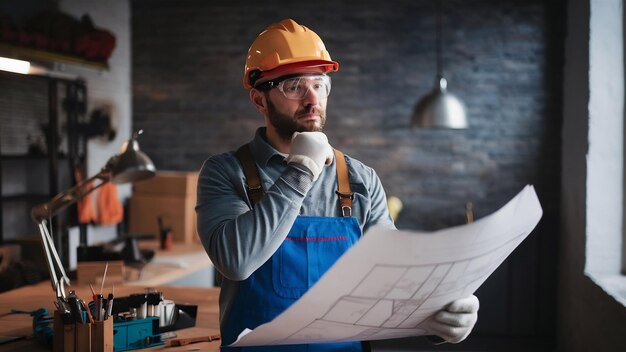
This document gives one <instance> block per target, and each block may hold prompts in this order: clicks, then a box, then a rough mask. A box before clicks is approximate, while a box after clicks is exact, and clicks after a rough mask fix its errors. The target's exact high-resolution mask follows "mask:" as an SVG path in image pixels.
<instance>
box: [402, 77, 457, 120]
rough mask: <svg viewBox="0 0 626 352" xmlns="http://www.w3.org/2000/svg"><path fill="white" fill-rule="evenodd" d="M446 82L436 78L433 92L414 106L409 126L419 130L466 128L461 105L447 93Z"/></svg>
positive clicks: (441, 78) (454, 97) (443, 79)
mask: <svg viewBox="0 0 626 352" xmlns="http://www.w3.org/2000/svg"><path fill="white" fill-rule="evenodd" d="M447 86H448V82H447V81H446V79H445V78H443V77H438V78H437V81H436V82H435V86H434V87H433V90H432V91H431V92H430V93H428V94H427V95H426V96H424V97H423V98H422V99H420V101H419V102H418V103H417V104H416V105H415V109H414V111H413V116H412V118H411V126H412V127H419V128H451V129H463V128H467V117H466V116H465V107H464V106H463V103H462V102H461V101H460V100H459V99H458V98H457V97H456V96H454V94H451V93H449V92H448V91H447Z"/></svg>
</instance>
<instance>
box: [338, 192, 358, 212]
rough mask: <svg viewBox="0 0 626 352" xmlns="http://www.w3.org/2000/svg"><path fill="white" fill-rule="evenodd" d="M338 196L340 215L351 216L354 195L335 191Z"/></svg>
mask: <svg viewBox="0 0 626 352" xmlns="http://www.w3.org/2000/svg"><path fill="white" fill-rule="evenodd" d="M335 193H337V195H338V196H339V206H340V208H341V215H342V216H343V217H350V216H352V200H353V199H354V193H353V192H350V193H342V192H339V191H335Z"/></svg>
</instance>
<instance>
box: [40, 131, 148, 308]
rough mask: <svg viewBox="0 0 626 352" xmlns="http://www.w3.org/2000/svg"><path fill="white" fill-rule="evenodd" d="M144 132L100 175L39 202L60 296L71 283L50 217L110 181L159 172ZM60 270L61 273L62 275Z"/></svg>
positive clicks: (50, 266) (52, 276)
mask: <svg viewBox="0 0 626 352" xmlns="http://www.w3.org/2000/svg"><path fill="white" fill-rule="evenodd" d="M141 133H143V131H142V130H139V131H138V132H137V133H135V134H133V137H132V138H131V139H129V140H128V141H126V143H125V144H124V146H123V147H122V150H121V153H120V154H118V155H114V156H113V157H111V158H110V159H109V160H108V161H107V163H106V165H105V166H104V167H103V168H102V169H101V170H100V172H99V173H98V174H96V175H95V176H92V177H90V178H89V179H86V180H84V181H83V182H81V183H79V184H77V185H76V186H74V187H72V188H69V189H67V190H65V191H63V192H61V193H59V194H57V195H56V196H54V197H53V198H52V199H51V200H50V201H48V202H47V203H43V204H39V205H37V206H35V207H33V208H32V210H31V218H32V219H33V221H34V222H35V223H36V224H37V226H38V227H39V233H40V235H41V241H42V243H43V248H44V254H45V255H46V260H47V264H48V270H49V271H50V281H51V283H52V289H53V290H54V291H55V292H56V295H57V297H63V298H65V291H64V285H66V284H67V285H69V283H70V280H69V278H68V277H67V274H66V273H65V269H64V268H63V264H62V263H61V259H60V258H59V254H58V252H57V250H56V247H55V246H54V242H53V240H52V236H51V235H50V232H49V231H48V227H47V221H50V219H51V218H52V217H53V216H55V215H57V214H58V213H59V212H61V210H63V209H65V208H67V207H68V206H70V205H72V204H74V203H76V202H78V201H79V200H81V199H82V198H83V197H85V196H86V195H87V194H89V193H91V192H92V191H94V190H95V189H97V188H98V187H100V186H102V185H104V184H105V183H107V182H113V183H115V184H121V183H127V182H137V181H142V180H146V179H148V178H150V177H152V176H154V174H155V172H156V169H155V167H154V163H153V162H152V160H150V158H149V157H148V156H147V155H146V154H145V153H143V152H142V151H141V150H139V143H138V142H137V137H139V135H140V134H141ZM95 180H100V183H98V184H97V185H93V184H92V181H95ZM55 264H56V268H55ZM57 269H58V273H59V275H58V276H57Z"/></svg>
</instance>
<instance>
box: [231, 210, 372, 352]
mask: <svg viewBox="0 0 626 352" xmlns="http://www.w3.org/2000/svg"><path fill="white" fill-rule="evenodd" d="M360 236H361V230H360V227H359V224H358V221H357V219H356V218H355V217H315V216H298V217H297V218H296V221H295V222H294V224H293V226H292V228H291V230H290V231H289V234H288V235H287V238H286V239H285V240H284V241H283V243H282V244H281V246H280V247H279V248H278V250H277V251H276V252H275V253H274V255H272V257H271V258H270V259H269V260H268V261H267V262H265V264H263V265H262V266H261V267H260V268H259V269H257V270H256V271H255V272H254V273H253V274H252V275H251V276H250V277H249V278H247V279H246V280H244V281H242V282H241V284H240V287H239V292H238V293H237V296H236V297H235V304H233V308H232V310H231V312H230V314H229V316H228V317H227V318H226V319H227V320H226V329H225V331H222V340H223V342H224V345H229V344H231V343H233V342H234V341H235V340H236V339H237V336H238V335H239V333H241V331H243V330H244V328H249V329H254V328H256V327H257V326H259V325H261V324H264V323H267V322H269V321H271V320H272V319H274V318H275V317H276V316H277V315H279V314H280V313H282V312H283V311H284V310H285V309H287V308H288V307H289V306H290V305H292V304H293V303H294V302H295V301H296V300H298V298H300V297H301V296H302V295H303V294H304V293H305V292H306V291H307V290H308V289H309V288H310V287H311V286H313V285H314V284H315V283H316V282H317V280H319V278H320V277H321V276H322V275H323V274H324V273H325V272H326V271H327V270H328V269H329V268H330V267H331V265H333V263H335V261H336V260H337V259H339V257H340V256H341V255H342V254H343V253H345V252H346V251H347V250H348V248H350V247H351V246H352V245H354V244H355V243H356V241H357V240H358V239H359V237H360ZM222 351H229V352H231V351H233V352H234V351H241V352H244V351H245V352H261V351H273V352H281V351H290V352H300V351H303V352H304V351H309V352H327V351H328V352H330V351H337V352H339V351H341V352H343V351H359V352H360V351H361V343H360V342H343V343H324V344H311V345H284V346H257V347H242V348H228V347H222Z"/></svg>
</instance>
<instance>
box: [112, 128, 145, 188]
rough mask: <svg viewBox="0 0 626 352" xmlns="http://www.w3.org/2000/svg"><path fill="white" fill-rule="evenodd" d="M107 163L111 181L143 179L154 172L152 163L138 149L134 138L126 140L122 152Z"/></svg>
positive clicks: (123, 181)
mask: <svg viewBox="0 0 626 352" xmlns="http://www.w3.org/2000/svg"><path fill="white" fill-rule="evenodd" d="M109 163H110V166H109V167H110V170H111V181H112V182H113V183H128V182H137V181H143V180H145V179H148V178H151V177H153V176H154V174H155V173H156V168H155V167H154V163H153V162H152V160H151V159H150V158H149V157H148V156H147V155H146V154H145V153H144V152H142V151H141V150H140V149H139V142H137V140H136V139H135V138H131V139H130V140H128V142H127V143H126V144H125V145H124V147H123V148H122V153H121V154H120V155H118V156H115V157H114V159H112V160H111V161H109Z"/></svg>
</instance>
